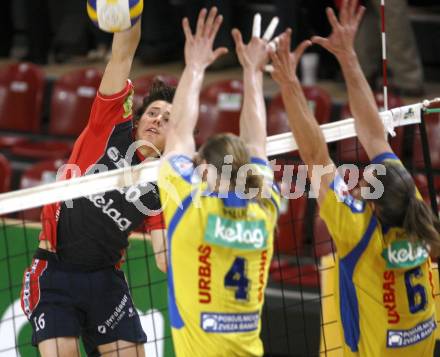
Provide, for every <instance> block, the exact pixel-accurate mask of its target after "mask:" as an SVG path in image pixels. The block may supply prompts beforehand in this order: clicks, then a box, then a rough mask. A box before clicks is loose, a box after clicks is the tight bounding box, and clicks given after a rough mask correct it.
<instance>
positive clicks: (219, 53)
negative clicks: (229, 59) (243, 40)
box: [213, 47, 228, 62]
mask: <svg viewBox="0 0 440 357" xmlns="http://www.w3.org/2000/svg"><path fill="white" fill-rule="evenodd" d="M227 53H228V49H227V48H226V47H219V48H217V49H216V50H215V51H214V53H213V56H214V59H213V62H214V61H216V60H217V58H219V57H221V56H223V55H225V54H227Z"/></svg>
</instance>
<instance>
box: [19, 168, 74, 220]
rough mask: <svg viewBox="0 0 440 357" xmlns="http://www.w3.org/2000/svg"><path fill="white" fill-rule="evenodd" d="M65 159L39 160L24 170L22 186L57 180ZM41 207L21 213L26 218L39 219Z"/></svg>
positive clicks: (27, 186)
mask: <svg viewBox="0 0 440 357" xmlns="http://www.w3.org/2000/svg"><path fill="white" fill-rule="evenodd" d="M65 163H66V162H65V161H64V160H47V161H41V162H38V163H36V164H34V165H32V166H31V167H29V168H28V169H27V170H25V171H24V172H23V174H22V175H21V179H20V188H21V189H23V188H29V187H34V186H38V185H42V184H46V183H51V182H55V179H56V175H57V171H58V169H59V168H60V167H61V166H62V165H64V164H65ZM40 213H41V208H32V209H29V210H26V211H22V212H20V213H19V217H20V218H21V219H25V220H31V221H39V220H40Z"/></svg>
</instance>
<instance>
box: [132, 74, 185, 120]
mask: <svg viewBox="0 0 440 357" xmlns="http://www.w3.org/2000/svg"><path fill="white" fill-rule="evenodd" d="M175 93H176V87H173V86H169V85H167V84H165V83H164V82H162V81H161V80H160V79H155V80H154V81H153V83H152V84H151V87H150V90H149V91H148V94H147V95H146V96H145V97H144V100H143V101H142V106H141V107H140V108H139V109H138V110H137V111H136V113H135V115H134V117H133V121H134V122H135V123H136V122H138V121H139V119H140V118H141V116H142V115H143V114H144V112H145V110H146V109H147V108H148V106H149V105H150V104H151V103H153V102H155V101H156V100H163V101H165V102H168V103H172V102H173V98H174V94H175Z"/></svg>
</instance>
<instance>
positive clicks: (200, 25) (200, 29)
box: [196, 9, 207, 36]
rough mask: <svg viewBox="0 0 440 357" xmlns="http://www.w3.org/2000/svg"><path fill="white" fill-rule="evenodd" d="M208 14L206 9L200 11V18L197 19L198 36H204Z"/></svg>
mask: <svg viewBox="0 0 440 357" xmlns="http://www.w3.org/2000/svg"><path fill="white" fill-rule="evenodd" d="M206 13H207V10H206V9H202V10H200V13H199V17H198V19H197V28H196V36H202V35H203V28H204V25H205V19H206Z"/></svg>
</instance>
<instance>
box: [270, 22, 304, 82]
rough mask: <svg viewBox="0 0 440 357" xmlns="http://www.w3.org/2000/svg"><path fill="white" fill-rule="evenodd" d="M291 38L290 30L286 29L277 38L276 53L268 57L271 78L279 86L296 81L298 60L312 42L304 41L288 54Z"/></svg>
mask: <svg viewBox="0 0 440 357" xmlns="http://www.w3.org/2000/svg"><path fill="white" fill-rule="evenodd" d="M291 37H292V30H291V29H287V30H286V31H285V32H284V33H283V34H281V36H279V38H278V41H277V42H278V47H277V49H276V51H271V53H270V57H271V59H272V65H273V71H271V75H272V78H273V80H274V81H275V82H277V83H278V84H279V85H280V86H281V85H285V84H290V83H294V82H296V81H298V77H297V75H296V69H297V67H298V63H299V60H300V58H301V56H302V55H303V53H304V51H305V50H306V49H307V48H308V47H309V46H311V45H312V42H310V41H309V40H305V41H303V42H302V43H300V44H299V45H298V47H297V48H296V49H295V50H294V51H293V52H292V53H290V43H291Z"/></svg>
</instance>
